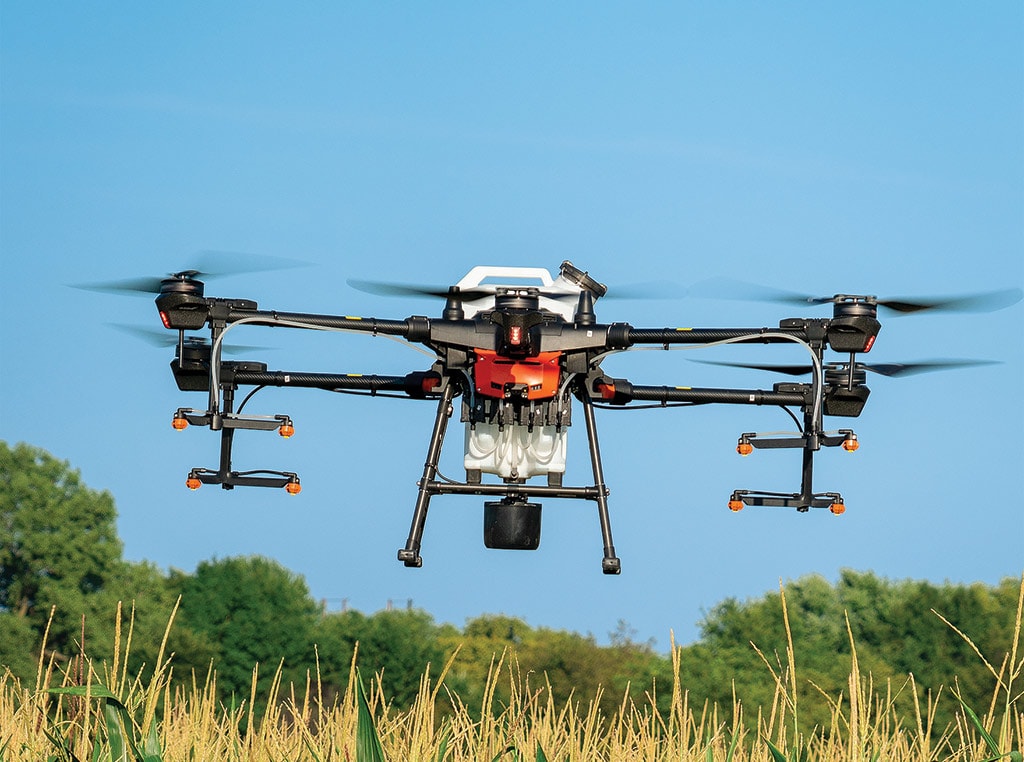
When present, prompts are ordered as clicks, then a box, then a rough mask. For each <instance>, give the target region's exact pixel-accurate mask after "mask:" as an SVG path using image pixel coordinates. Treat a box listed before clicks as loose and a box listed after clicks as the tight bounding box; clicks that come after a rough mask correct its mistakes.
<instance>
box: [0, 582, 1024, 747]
mask: <svg viewBox="0 0 1024 762" xmlns="http://www.w3.org/2000/svg"><path fill="white" fill-rule="evenodd" d="M1022 609H1024V580H1022V585H1021V593H1020V597H1019V599H1018V605H1017V612H1016V626H1015V628H1014V636H1013V641H1012V643H1010V644H1008V645H1007V647H1008V650H1007V652H1006V653H1005V655H1000V658H999V659H998V660H997V661H994V662H993V661H991V658H992V656H993V655H991V654H983V653H981V651H980V650H978V649H977V648H976V647H974V644H973V642H972V641H971V640H970V638H969V637H968V635H967V634H964V633H962V632H960V631H959V630H957V629H956V628H955V627H953V630H955V631H956V632H957V633H958V635H959V636H960V637H963V638H964V639H965V640H966V641H967V642H968V643H970V644H971V645H972V647H974V650H975V652H976V653H977V656H978V658H979V659H981V660H982V661H983V662H984V664H985V665H986V667H987V668H988V670H989V671H990V672H991V674H992V678H993V692H992V697H991V700H990V702H989V704H988V706H986V707H970V706H967V704H966V703H964V702H963V701H962V700H961V699H960V698H959V697H958V694H957V693H956V691H955V690H954V691H951V692H948V693H947V694H945V695H941V694H940V695H931V694H928V693H922V692H921V691H920V690H919V688H918V686H917V685H916V683H915V682H914V678H913V675H908V676H907V678H906V679H905V680H904V681H903V682H901V683H900V684H894V683H893V682H892V681H887V682H886V683H885V684H881V685H876V684H875V682H874V681H873V679H872V676H871V675H870V674H863V673H862V672H861V670H860V667H859V665H858V662H857V652H856V647H855V644H852V645H853V646H854V647H853V649H852V658H851V664H850V675H849V680H848V684H847V688H846V690H845V691H843V692H841V693H840V694H838V695H829V694H827V693H826V692H825V691H822V690H819V691H818V700H820V701H821V702H825V703H826V704H827V706H829V708H830V712H831V720H830V722H829V724H828V727H819V728H816V729H815V730H814V731H813V732H811V733H810V734H805V733H802V732H801V731H800V727H801V725H800V723H799V716H800V710H801V706H800V705H798V701H797V695H798V691H797V687H798V685H800V684H801V681H800V676H799V671H798V664H799V661H798V660H799V654H797V653H795V652H794V650H793V645H792V639H790V642H789V646H788V649H787V652H786V654H785V658H784V659H783V660H780V661H777V662H776V663H775V664H773V663H771V662H770V661H769V660H768V659H767V658H764V664H765V670H766V673H767V674H768V675H770V677H771V679H773V680H774V682H775V693H774V697H773V699H772V701H771V702H770V704H768V705H766V706H758V707H748V706H743V705H741V703H740V702H739V701H738V700H735V699H734V700H733V702H732V705H731V706H709V705H708V704H706V703H694V702H693V701H692V699H691V696H690V694H689V693H688V692H687V690H686V686H685V685H682V684H681V682H680V680H679V679H678V677H676V679H675V680H674V681H673V683H672V685H671V686H658V685H655V686H651V688H650V689H649V691H648V692H647V693H646V694H645V695H646V700H643V701H634V700H631V699H630V698H629V697H628V695H627V696H626V697H624V698H623V700H622V702H621V704H620V705H619V708H618V710H617V711H615V712H614V713H613V714H612V715H611V716H605V715H603V714H602V712H601V711H600V710H599V709H598V702H597V700H596V698H597V697H591V698H590V699H589V700H586V701H584V700H575V699H571V700H569V701H567V702H564V703H561V704H556V703H555V701H554V700H553V699H552V692H551V691H550V690H549V688H548V686H547V685H546V683H545V680H544V678H543V676H538V675H535V674H523V673H522V672H521V671H520V670H519V668H518V665H517V663H516V661H515V659H514V657H512V656H510V655H509V654H500V655H496V657H495V659H494V661H493V663H492V665H491V669H490V672H489V675H488V677H487V682H486V690H485V691H484V699H483V705H482V706H479V707H477V706H473V707H469V706H466V705H465V704H464V703H463V702H462V701H461V700H460V698H459V697H458V696H457V695H452V694H450V693H449V692H448V691H447V689H446V687H445V682H444V681H445V676H446V675H447V673H448V670H449V669H450V668H451V666H452V665H453V664H454V663H455V662H456V661H457V660H458V658H459V657H458V653H457V652H456V653H455V654H454V655H453V656H452V657H451V659H450V660H449V662H448V664H447V665H446V667H445V669H444V670H443V671H442V673H441V675H440V676H439V678H438V679H437V680H436V681H434V682H432V681H431V680H430V679H429V677H428V675H427V673H426V672H425V674H424V676H423V677H422V678H421V680H420V687H419V694H418V697H417V699H416V700H415V702H414V703H413V705H412V707H411V708H409V709H407V710H401V709H397V708H395V707H394V706H393V705H391V704H390V703H389V702H388V700H387V697H386V696H385V695H384V691H383V689H382V686H381V681H380V679H379V677H378V678H371V679H369V680H368V681H364V679H363V678H362V677H361V676H360V675H359V674H358V672H357V671H356V667H355V661H356V660H354V661H353V665H352V669H351V674H350V680H349V683H348V689H347V691H346V693H345V694H344V695H342V696H339V697H337V698H336V699H333V700H332V701H330V702H326V701H325V700H324V697H323V688H322V686H321V684H320V681H319V679H318V673H317V671H316V670H312V671H311V672H310V674H309V675H308V677H307V680H306V683H305V684H304V685H301V686H293V685H288V686H285V685H282V683H281V680H280V674H281V672H280V669H278V670H277V671H276V673H275V675H276V679H275V680H274V681H273V683H272V687H271V688H270V691H269V693H268V695H261V696H257V694H256V687H255V686H256V684H257V680H256V678H257V675H258V670H259V669H261V667H256V668H255V669H254V671H253V681H252V686H253V687H252V690H251V693H250V695H249V697H248V699H246V700H243V701H239V702H237V703H231V704H225V703H223V702H222V701H221V700H220V698H219V696H218V692H217V686H216V674H215V673H213V672H212V671H211V673H210V674H209V675H207V676H203V677H199V676H192V677H191V679H190V680H189V681H186V682H184V683H183V681H181V680H174V681H173V682H172V680H171V677H172V674H173V672H172V670H173V660H172V659H171V658H169V657H166V656H165V654H164V649H163V648H161V651H160V657H159V663H158V664H157V665H156V668H155V671H154V674H153V675H152V677H150V678H148V679H147V680H146V681H143V680H141V679H140V678H138V677H133V676H131V675H129V674H128V673H127V668H126V666H125V665H126V663H127V655H128V653H129V651H130V649H131V639H132V630H131V625H130V624H129V627H128V631H127V632H126V633H122V632H120V631H118V632H117V633H116V638H115V641H116V645H115V649H114V651H115V652H114V654H113V655H112V656H113V658H112V659H110V660H109V661H105V662H102V663H100V664H97V663H95V662H92V661H90V660H89V659H88V657H87V656H86V655H85V654H80V655H79V657H78V659H76V660H75V661H74V662H73V663H72V664H70V665H68V666H66V667H65V668H63V669H60V670H58V669H56V668H55V665H54V663H53V662H52V661H50V662H47V661H46V659H45V658H44V657H41V658H40V661H39V666H38V671H37V675H36V679H35V685H33V686H25V685H23V684H21V683H20V682H19V681H18V680H17V679H15V678H14V677H12V676H11V675H10V674H9V673H7V674H5V675H3V676H0V762H8V761H10V762H20V761H21V760H25V761H26V762H27V761H29V760H31V762H37V761H38V760H82V761H83V762H84V761H85V760H100V759H102V760H117V761H118V762H120V760H142V761H144V762H157V761H158V760H211V761H213V760H218V761H219V760H238V761H239V762H241V761H246V762H248V761H250V760H251V761H253V762H255V761H260V762H262V761H263V760H275V761H276V760H295V761H298V760H309V761H310V762H327V761H328V760H330V761H332V762H334V761H341V760H355V761H356V762H376V761H377V760H383V759H386V760H393V761H394V760H414V761H415V760H424V761H427V760H429V761H430V762H443V761H445V760H447V761H448V762H463V761H464V760H465V761H468V760H473V761H474V762H476V761H477V760H485V761H496V760H523V759H530V760H538V762H541V761H546V760H552V761H554V760H574V761H575V760H579V761H580V762H583V761H586V762H589V761H591V760H612V761H614V762H630V761H631V760H644V761H645V762H647V761H652V760H665V761H666V762H667V761H668V760H672V761H673V762H678V761H679V760H683V761H686V760H695V761H696V760H700V761H701V762H728V761H730V760H734V761H735V762H745V761H746V760H759V761H762V760H768V761H770V762H781V761H782V760H797V759H799V760H822V761H823V762H839V761H840V760H865V761H874V760H891V761H893V762H917V761H918V760H920V761H922V762H923V761H926V760H951V761H959V760H964V762H967V761H968V760H969V761H970V762H978V761H979V760H996V759H1008V760H1010V762H1022V757H1021V747H1022V744H1024V707H1022V702H1021V696H1022V693H1021V689H1020V684H1019V683H1020V676H1021V672H1022V669H1024V658H1022V656H1021V653H1020V633H1021V616H1022ZM783 612H784V616H785V617H787V622H786V625H787V631H788V613H787V612H786V609H785V597H784V595H783ZM118 614H119V616H118V617H117V620H116V621H118V622H119V621H120V619H121V618H120V612H118ZM131 621H132V620H131V618H129V622H131ZM171 621H172V622H173V615H172V617H171ZM950 626H951V627H952V625H950ZM169 629H170V624H169V625H168V630H169ZM847 629H848V632H849V627H848V628H847ZM164 642H165V644H166V635H165V639H164ZM851 643H852V637H851ZM43 653H45V649H43ZM679 653H680V650H679V648H677V647H676V646H675V645H674V644H673V646H672V657H673V665H674V667H675V674H676V675H677V676H678V674H679ZM357 658H358V655H357ZM996 665H998V666H996ZM499 687H500V688H503V689H505V690H504V691H503V695H504V694H505V693H507V696H508V697H507V699H505V700H503V702H502V703H500V704H499V703H498V702H497V701H496V699H495V696H496V693H497V691H498V689H499ZM661 690H668V691H671V708H670V710H669V711H668V712H667V713H666V712H660V711H659V710H658V709H657V706H658V702H657V701H656V694H655V691H661ZM442 692H445V694H446V695H447V699H448V701H447V702H446V703H448V704H450V705H451V706H453V707H454V710H453V711H451V712H450V713H447V714H445V715H444V716H439V715H438V714H437V713H436V707H437V705H438V697H439V695H440V694H441V693H442ZM801 695H802V696H803V698H802V699H801V700H802V701H805V702H806V701H807V700H808V699H807V696H806V694H805V693H801ZM898 696H902V697H904V698H905V697H907V696H909V698H910V699H911V700H910V705H911V707H912V710H911V711H910V712H909V714H908V713H907V712H905V711H904V712H903V713H902V714H900V713H897V710H896V705H897V701H896V699H897V697H898ZM940 701H948V702H954V705H955V706H956V708H957V715H956V716H957V720H956V722H955V724H953V725H952V726H950V727H948V728H942V729H939V728H935V727H934V718H935V713H936V708H937V706H938V705H939V702H940ZM905 704H906V702H905V701H901V702H900V705H901V706H904V705H905ZM257 706H258V707H265V708H262V709H258V710H256V711H254V710H253V707H257ZM748 715H749V716H748Z"/></svg>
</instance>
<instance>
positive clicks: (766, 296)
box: [691, 278, 1024, 314]
mask: <svg viewBox="0 0 1024 762" xmlns="http://www.w3.org/2000/svg"><path fill="white" fill-rule="evenodd" d="M691 295H693V296H707V297H711V298H718V299H749V300H753V301H766V302H780V303H784V304H795V305H801V306H808V305H815V304H829V303H833V304H834V303H836V302H840V301H843V300H844V295H842V294H836V295H834V296H807V295H805V294H798V293H796V292H793V291H785V290H783V289H777V288H771V287H768V286H759V285H756V284H753V283H744V282H742V281H735V280H732V279H729V278H714V279H711V280H708V281H704V282H703V283H701V284H698V285H697V286H695V287H694V289H692V291H691ZM1022 297H1024V292H1022V291H1021V289H1019V288H1007V289H1000V290H997V291H984V292H980V293H976V294H959V295H951V296H937V297H924V298H916V297H915V298H903V297H896V298H886V299H881V298H877V297H867V298H868V299H870V300H872V301H874V303H876V304H877V305H878V306H879V307H885V308H886V309H889V310H892V311H893V312H897V313H901V314H910V313H913V312H925V311H929V310H930V311H936V312H995V311H996V310H1001V309H1005V308H1006V307H1010V306H1012V305H1014V304H1016V303H1017V302H1019V301H1020V300H1021V298H1022Z"/></svg>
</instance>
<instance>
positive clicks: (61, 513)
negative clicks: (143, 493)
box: [0, 442, 121, 655]
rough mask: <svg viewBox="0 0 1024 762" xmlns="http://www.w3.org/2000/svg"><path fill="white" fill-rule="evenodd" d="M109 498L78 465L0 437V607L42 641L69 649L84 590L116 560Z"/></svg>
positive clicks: (98, 585)
mask: <svg viewBox="0 0 1024 762" xmlns="http://www.w3.org/2000/svg"><path fill="white" fill-rule="evenodd" d="M116 517H117V513H116V510H115V508H114V500H113V498H112V497H111V495H110V493H108V492H96V491H94V490H91V489H89V488H88V487H86V486H85V485H84V484H83V483H82V481H81V478H80V476H79V473H78V471H75V470H72V469H71V468H70V467H69V466H68V464H67V463H66V462H64V461H60V460H57V459H56V458H54V457H53V456H52V455H50V454H49V453H47V452H45V451H43V450H40V449H38V448H35V447H31V446H29V445H26V444H17V445H15V446H14V447H13V448H12V447H9V446H8V445H7V443H6V442H0V610H3V611H8V612H11V613H13V614H14V615H16V616H19V617H22V618H24V619H26V620H27V621H28V622H29V624H30V625H31V627H32V629H33V630H34V631H35V632H36V634H37V637H38V638H39V639H40V640H41V638H42V633H43V631H44V629H45V627H46V624H47V620H48V619H49V616H50V609H51V607H54V608H55V610H54V616H53V623H52V626H51V627H50V634H49V639H48V641H47V645H48V647H49V648H51V649H53V650H55V651H56V652H58V654H64V655H67V654H69V653H71V652H73V651H74V650H76V645H75V642H76V640H77V639H78V638H77V635H76V633H77V632H78V631H80V629H81V617H82V615H83V614H84V613H85V612H86V611H87V609H88V606H87V602H86V599H87V598H88V596H90V595H93V594H95V593H97V592H98V591H100V590H102V589H103V587H104V585H105V584H106V582H107V581H108V580H109V578H110V576H111V574H112V573H113V572H114V571H115V569H116V567H117V564H118V563H119V562H120V559H121V542H120V540H119V539H118V537H117V530H116V527H115V520H116Z"/></svg>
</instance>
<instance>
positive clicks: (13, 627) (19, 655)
mask: <svg viewBox="0 0 1024 762" xmlns="http://www.w3.org/2000/svg"><path fill="white" fill-rule="evenodd" d="M38 649H39V639H38V637H37V635H36V631H35V630H33V629H32V626H31V625H30V624H29V622H28V620H27V619H26V618H25V617H23V616H18V615H17V614H15V613H13V612H10V611H0V674H3V673H4V671H5V670H10V672H11V674H12V675H14V676H15V677H17V678H19V679H20V680H21V681H22V685H23V686H24V687H30V686H33V685H35V675H36V660H35V659H34V658H33V654H35V653H36V652H37V651H38Z"/></svg>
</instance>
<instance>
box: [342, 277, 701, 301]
mask: <svg viewBox="0 0 1024 762" xmlns="http://www.w3.org/2000/svg"><path fill="white" fill-rule="evenodd" d="M347 283H348V285H350V286H351V287H352V288H354V289H356V290H357V291H363V292H365V293H367V294H375V295H376V296H429V297H440V298H442V299H444V298H447V297H448V296H449V291H450V290H449V288H448V287H441V286H437V287H431V286H413V285H407V284H403V283H381V282H378V281H369V280H349V281H347ZM527 288H533V286H528V287H527ZM537 291H538V293H539V294H540V295H541V296H555V297H557V296H565V294H566V292H565V291H545V290H544V289H543V288H538V289H537ZM458 294H459V296H460V297H461V298H462V300H463V301H467V302H471V301H473V300H475V299H481V298H484V297H488V296H494V290H493V288H491V289H483V288H473V289H464V290H460V291H459V292H458ZM685 295H686V288H685V287H684V286H680V285H678V284H675V283H665V282H650V283H633V284H626V285H623V286H612V287H611V288H610V289H609V291H608V293H607V294H606V295H605V296H602V297H600V298H602V299H638V300H639V299H678V298H681V297H683V296H685Z"/></svg>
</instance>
